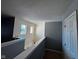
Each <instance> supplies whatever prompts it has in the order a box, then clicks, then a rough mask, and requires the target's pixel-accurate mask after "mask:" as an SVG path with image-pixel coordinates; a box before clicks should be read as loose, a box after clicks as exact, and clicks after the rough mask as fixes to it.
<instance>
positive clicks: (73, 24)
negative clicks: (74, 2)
mask: <svg viewBox="0 0 79 59" xmlns="http://www.w3.org/2000/svg"><path fill="white" fill-rule="evenodd" d="M69 20H70V51H71V56H72V58H74V59H77V19H76V11H75V12H73V13H72V15H71V17H70V19H69Z"/></svg>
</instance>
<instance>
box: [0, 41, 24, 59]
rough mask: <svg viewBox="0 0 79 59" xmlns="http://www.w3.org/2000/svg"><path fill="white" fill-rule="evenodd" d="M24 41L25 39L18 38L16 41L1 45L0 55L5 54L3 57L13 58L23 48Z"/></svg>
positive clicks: (6, 58)
mask: <svg viewBox="0 0 79 59" xmlns="http://www.w3.org/2000/svg"><path fill="white" fill-rule="evenodd" d="M24 41H25V40H18V42H16V43H14V44H11V45H8V46H5V47H2V48H1V56H2V55H5V59H13V58H14V57H15V56H17V55H18V54H19V53H21V52H22V51H23V50H24ZM3 59H4V58H3Z"/></svg>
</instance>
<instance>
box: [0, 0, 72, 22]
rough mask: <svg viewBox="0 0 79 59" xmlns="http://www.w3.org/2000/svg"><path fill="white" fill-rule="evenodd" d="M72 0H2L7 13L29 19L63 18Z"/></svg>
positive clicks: (2, 5) (3, 10)
mask: <svg viewBox="0 0 79 59" xmlns="http://www.w3.org/2000/svg"><path fill="white" fill-rule="evenodd" d="M71 2H72V0H2V1H1V9H2V12H4V13H6V14H10V15H13V16H15V17H21V18H24V19H27V20H28V19H29V20H32V21H33V20H43V21H44V20H61V16H62V15H63V13H64V12H65V11H66V9H67V7H68V6H69V4H71Z"/></svg>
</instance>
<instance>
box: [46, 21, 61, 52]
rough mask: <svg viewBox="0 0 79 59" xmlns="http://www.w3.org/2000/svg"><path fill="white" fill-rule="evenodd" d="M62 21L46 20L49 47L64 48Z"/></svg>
mask: <svg viewBox="0 0 79 59" xmlns="http://www.w3.org/2000/svg"><path fill="white" fill-rule="evenodd" d="M61 35H62V23H61V22H46V24H45V36H46V37H47V43H46V44H47V45H46V47H47V48H48V49H53V50H58V51H61V50H62V47H61V46H62V44H61V42H62V36H61Z"/></svg>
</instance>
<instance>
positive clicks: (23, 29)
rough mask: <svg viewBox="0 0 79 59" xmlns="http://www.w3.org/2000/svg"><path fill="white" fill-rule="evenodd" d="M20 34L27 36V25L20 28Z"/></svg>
mask: <svg viewBox="0 0 79 59" xmlns="http://www.w3.org/2000/svg"><path fill="white" fill-rule="evenodd" d="M20 34H21V35H25V34H26V25H24V24H21V27H20Z"/></svg>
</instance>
